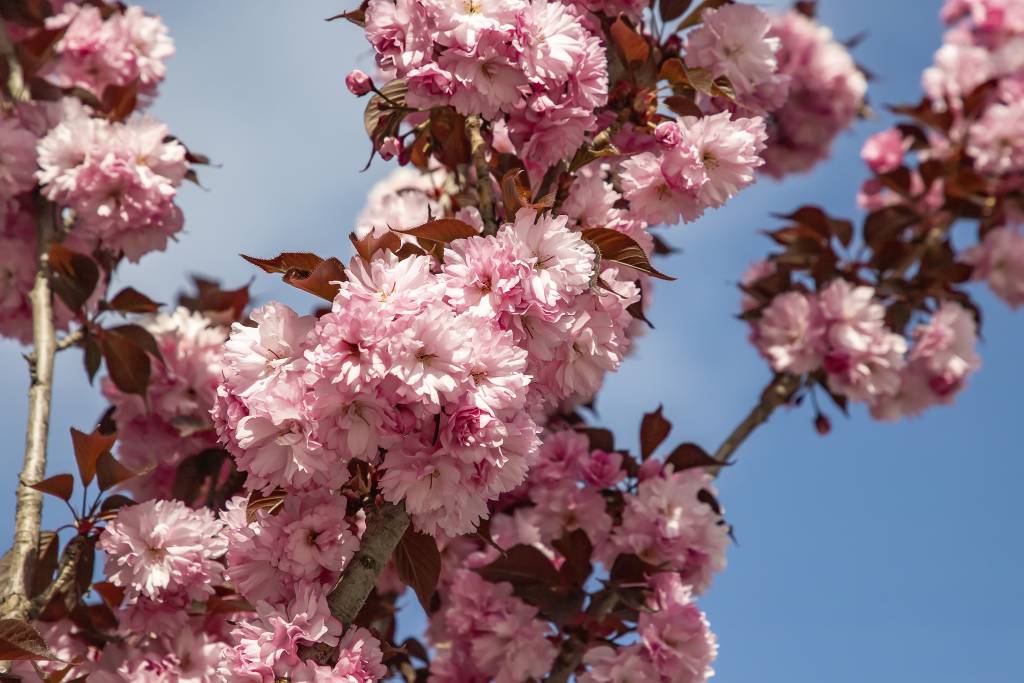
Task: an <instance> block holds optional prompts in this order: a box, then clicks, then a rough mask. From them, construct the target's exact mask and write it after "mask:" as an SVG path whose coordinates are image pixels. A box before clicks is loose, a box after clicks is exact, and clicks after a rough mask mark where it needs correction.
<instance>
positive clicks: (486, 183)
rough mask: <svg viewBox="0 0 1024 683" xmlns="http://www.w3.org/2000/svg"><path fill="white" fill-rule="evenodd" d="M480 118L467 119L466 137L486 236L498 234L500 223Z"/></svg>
mask: <svg viewBox="0 0 1024 683" xmlns="http://www.w3.org/2000/svg"><path fill="white" fill-rule="evenodd" d="M480 125H481V124H480V117H479V116H476V115H473V116H467V117H466V135H467V136H468V137H469V150H470V154H471V155H472V158H473V168H474V169H475V170H476V194H477V207H476V208H478V209H479V210H480V217H481V218H482V219H483V221H484V232H483V234H484V235H494V234H496V233H497V232H498V223H497V221H496V220H495V218H494V193H493V189H492V187H491V171H490V169H489V168H488V167H487V143H486V142H485V141H484V136H483V133H481V132H480Z"/></svg>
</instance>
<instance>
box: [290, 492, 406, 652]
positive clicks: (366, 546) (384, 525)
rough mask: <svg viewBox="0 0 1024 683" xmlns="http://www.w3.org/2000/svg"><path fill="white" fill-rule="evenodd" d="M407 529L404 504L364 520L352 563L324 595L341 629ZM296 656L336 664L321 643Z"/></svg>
mask: <svg viewBox="0 0 1024 683" xmlns="http://www.w3.org/2000/svg"><path fill="white" fill-rule="evenodd" d="M408 528H409V513H408V512H406V511H405V503H399V504H397V505H395V504H392V503H385V504H384V506H383V507H380V508H377V509H376V510H374V511H373V513H372V514H370V516H369V518H368V519H367V520H366V531H365V532H364V533H363V538H362V542H361V544H360V546H359V550H357V551H356V554H355V555H353V556H352V561H351V562H349V564H348V568H347V569H345V571H344V573H342V575H341V578H340V579H339V580H338V583H337V585H335V586H334V589H333V590H332V591H331V592H330V593H329V594H328V595H327V606H328V607H329V608H330V610H331V614H332V615H334V617H335V618H336V619H337V620H338V621H340V622H341V623H342V625H343V626H344V627H345V628H348V627H349V626H351V625H352V622H354V621H355V619H356V617H357V616H359V611H360V610H361V609H363V605H365V604H366V599H367V598H368V597H370V592H371V591H372V590H373V588H374V586H376V585H377V577H378V576H380V573H381V572H382V571H384V566H385V565H386V564H387V563H388V559H389V558H390V557H391V554H392V553H394V552H395V548H396V547H397V546H398V542H399V541H401V540H402V536H403V535H404V534H405V530H406V529H408ZM299 656H300V657H301V658H303V659H312V660H314V661H315V662H317V663H318V664H326V665H331V664H334V663H335V662H337V661H338V653H337V651H336V650H335V648H333V647H331V646H330V645H327V644H325V643H317V644H315V645H310V646H308V647H304V648H302V649H301V650H300V651H299Z"/></svg>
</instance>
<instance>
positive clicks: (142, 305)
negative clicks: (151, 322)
mask: <svg viewBox="0 0 1024 683" xmlns="http://www.w3.org/2000/svg"><path fill="white" fill-rule="evenodd" d="M162 305H163V304H160V303H157V302H156V301H153V300H152V299H150V298H149V297H148V296H146V295H145V294H143V293H142V292H140V291H138V290H137V289H135V288H133V287H125V288H124V289H122V290H121V291H120V292H118V293H117V294H115V295H114V298H113V299H111V300H110V301H109V302H107V306H109V307H110V308H111V309H112V310H115V311H118V312H119V313H156V312H157V311H158V310H160V307H161V306H162Z"/></svg>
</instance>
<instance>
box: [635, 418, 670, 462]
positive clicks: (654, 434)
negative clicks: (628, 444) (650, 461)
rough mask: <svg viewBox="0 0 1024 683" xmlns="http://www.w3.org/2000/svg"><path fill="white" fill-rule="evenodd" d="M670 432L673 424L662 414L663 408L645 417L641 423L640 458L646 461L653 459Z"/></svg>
mask: <svg viewBox="0 0 1024 683" xmlns="http://www.w3.org/2000/svg"><path fill="white" fill-rule="evenodd" d="M670 431H672V423H671V422H669V421H668V420H666V419H665V417H664V416H663V415H662V414H661V406H658V409H657V410H655V411H654V412H652V413H647V414H646V415H644V417H643V420H641V421H640V457H642V458H643V459H644V460H646V459H647V458H649V457H651V454H652V453H654V451H655V449H656V448H658V446H659V445H661V442H662V441H664V440H665V437H667V436H668V433H669V432H670Z"/></svg>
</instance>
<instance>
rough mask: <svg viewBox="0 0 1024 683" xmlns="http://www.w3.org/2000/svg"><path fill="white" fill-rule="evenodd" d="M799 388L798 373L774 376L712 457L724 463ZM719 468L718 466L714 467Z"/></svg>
mask: <svg viewBox="0 0 1024 683" xmlns="http://www.w3.org/2000/svg"><path fill="white" fill-rule="evenodd" d="M799 388H800V377H799V376H798V375H791V374H789V373H781V374H778V375H776V376H775V378H774V379H773V380H772V381H771V383H769V384H768V386H767V387H765V390H764V391H763V392H762V393H761V400H760V401H759V402H758V403H757V405H756V406H754V407H753V408H752V409H751V410H750V412H749V413H747V416H746V417H745V418H743V420H742V421H741V422H740V423H739V424H738V425H736V428H735V429H733V430H732V433H731V434H729V436H727V437H726V438H725V441H723V442H722V445H721V446H719V447H718V450H717V451H715V453H714V455H713V456H712V457H714V459H715V460H717V461H718V462H720V463H722V464H725V463H727V462H728V461H729V458H730V456H732V454H733V453H735V452H736V449H737V448H739V447H740V445H741V444H742V443H743V442H744V441H746V439H747V437H748V436H750V435H751V433H753V431H754V430H755V429H757V428H758V427H760V426H761V425H762V424H764V423H765V422H767V420H768V418H769V417H771V415H772V413H773V412H775V409H776V408H778V407H779V406H781V405H783V404H784V403H788V402H789V399H791V398H792V397H793V394H795V393H796V390H797V389H799ZM714 469H716V470H717V469H720V468H717V467H716V468H714Z"/></svg>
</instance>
